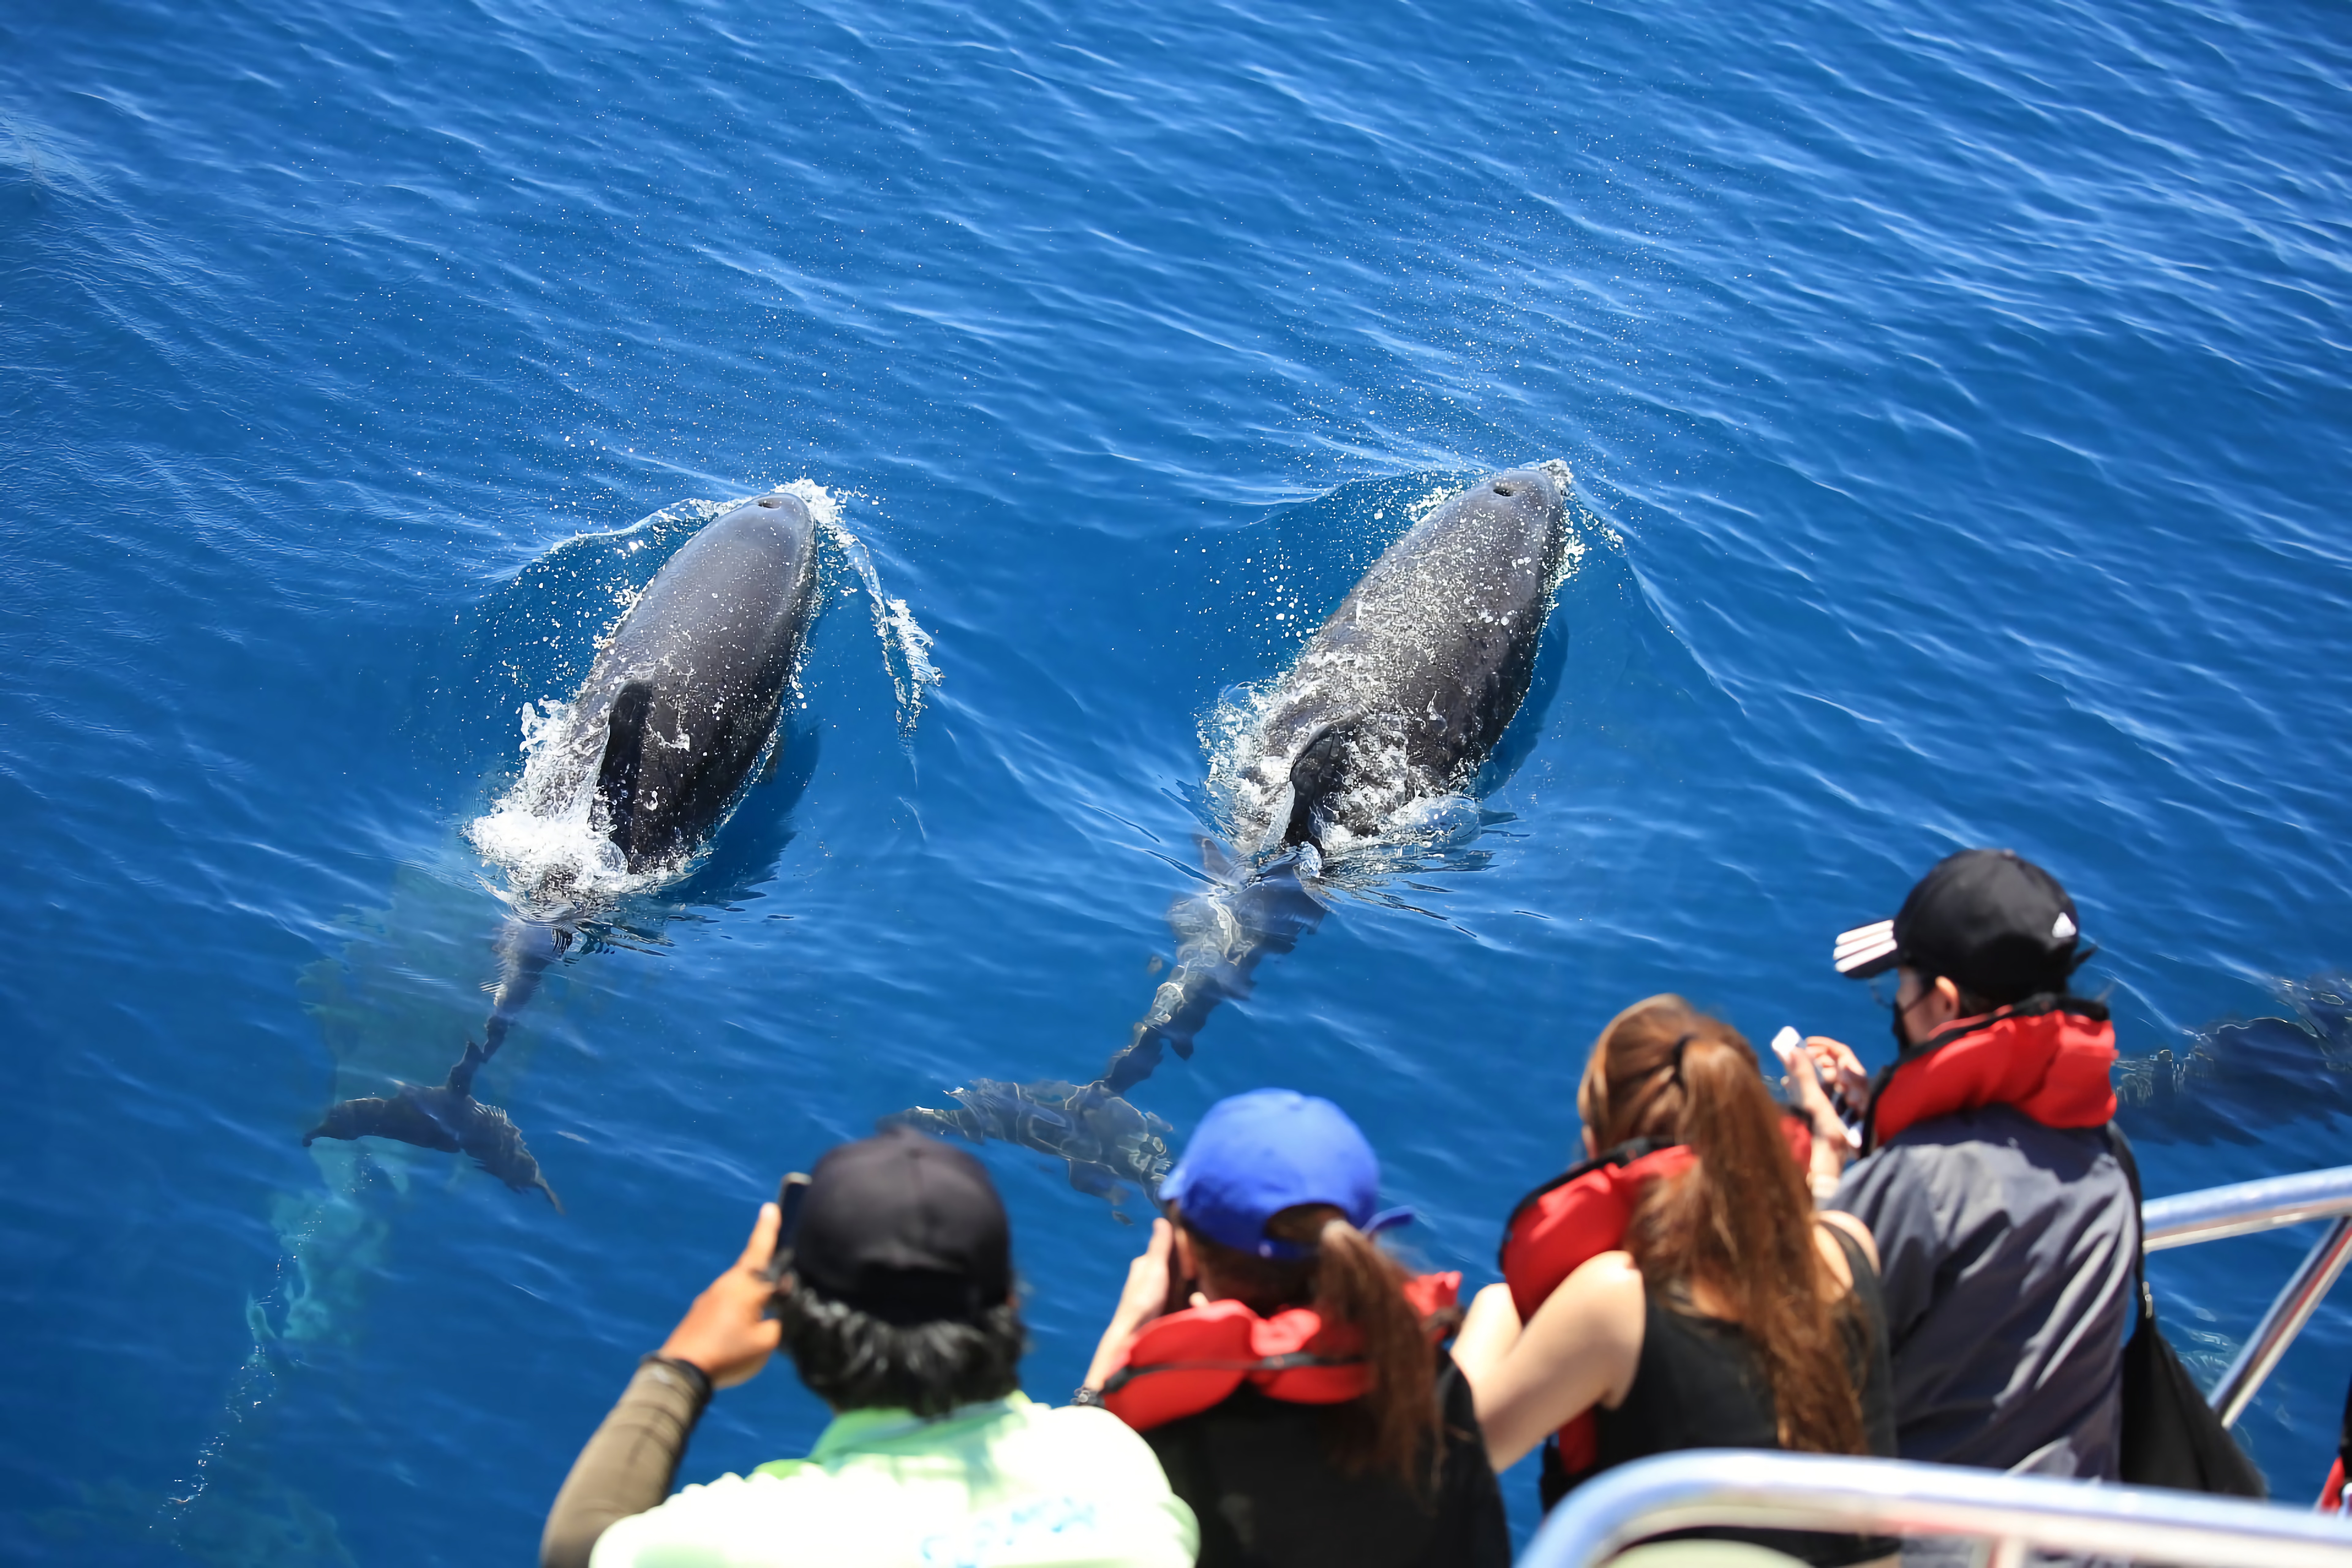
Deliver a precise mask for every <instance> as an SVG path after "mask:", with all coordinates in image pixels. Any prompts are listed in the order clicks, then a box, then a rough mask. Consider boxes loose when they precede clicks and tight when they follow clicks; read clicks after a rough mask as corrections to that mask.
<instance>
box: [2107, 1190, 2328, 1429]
mask: <svg viewBox="0 0 2352 1568" xmlns="http://www.w3.org/2000/svg"><path fill="white" fill-rule="evenodd" d="M2139 1214H2140V1232H2141V1235H2142V1236H2143V1237H2144V1238H2145V1239H2146V1241H2147V1249H2148V1250H2149V1251H2150V1252H2160V1251H2162V1250H2164V1249H2165V1248H2167V1247H2189V1246H2191V1245H2193V1244H2195V1243H2197V1242H2200V1241H2219V1240H2221V1238H2222V1237H2227V1236H2246V1235H2249V1234H2251V1233H2252V1232H2254V1231H2258V1230H2272V1229H2275V1228H2276V1227H2278V1226H2283V1225H2300V1224H2302V1223H2303V1222H2305V1221H2306V1220H2315V1219H2324V1220H2326V1221H2328V1225H2327V1228H2326V1230H2324V1231H2322V1232H2321V1233H2320V1237H2319V1239H2318V1240H2317V1241H2316V1242H2315V1243H2313V1244H2312V1248H2311V1250H2310V1251H2309V1252H2308V1253H2305V1255H2304V1259H2303V1262H2302V1263H2301V1264H2300V1265H2299V1266H2297V1268H2295V1271H2294V1274H2293V1275H2292V1276H2291V1277H2290V1278H2289V1279H2288V1280H2287V1282H2286V1285H2285V1287H2284V1289H2281V1290H2280V1291H2279V1293H2278V1295H2277V1297H2276V1298H2275V1299H2274V1300H2273V1301H2272V1302H2271V1305H2270V1310H2268V1311H2267V1312H2264V1313H2263V1320H2262V1321H2261V1322H2260V1323H2257V1324H2256V1325H2255V1326H2254V1331H2253V1332H2252V1334H2250V1335H2248V1336H2247V1337H2246V1342H2245V1344H2244V1345H2243V1346H2242V1347H2241V1348H2240V1350H2239V1352H2238V1354H2237V1359H2235V1360H2234V1361H2232V1362H2231V1363H2230V1369H2229V1370H2228V1371H2227V1372H2225V1373H2222V1374H2221V1382H2220V1383H2218V1384H2214V1385H2213V1392H2212V1393H2211V1394H2210V1395H2208V1397H2209V1398H2210V1400H2211V1401H2212V1404H2213V1408H2214V1409H2215V1410H2216V1411H2218V1412H2219V1413H2220V1414H2221V1421H2222V1424H2223V1425H2224V1426H2234V1425H2235V1424H2236V1422H2237V1419H2238V1417H2239V1416H2240V1415H2243V1414H2245V1409H2246V1406H2247V1405H2250V1404H2252V1402H2253V1397H2254V1394H2255V1391H2256V1390H2258V1389H2260V1388H2261V1387H2262V1385H2263V1379H2264V1378H2267V1377H2268V1376H2270V1374H2271V1372H2272V1370H2273V1368H2275V1367H2276V1366H2277V1365H2278V1363H2279V1358H2280V1357H2282V1356H2284V1355H2285V1354H2286V1349H2287V1346H2289V1345H2291V1344H2293V1343H2294V1337H2295V1335H2297V1334H2299V1333H2301V1332H2302V1331H2303V1326H2304V1324H2305V1323H2307V1322H2309V1321H2311V1314H2312V1313H2313V1311H2314V1310H2316V1309H2317V1308H2318V1306H2319V1303H2320V1301H2321V1300H2323V1299H2324V1298H2325V1297H2326V1294H2327V1290H2328V1287H2330V1286H2332V1285H2334V1284H2335V1283H2336V1276H2337V1275H2339V1274H2341V1273H2343V1272H2344V1265H2345V1264H2346V1263H2347V1261H2352V1165H2338V1166H2336V1167H2335V1168H2334V1169H2332V1170H2326V1171H2304V1172H2300V1173H2297V1174H2294V1175H2292V1176H2265V1177H2263V1178H2262V1179H2261V1180H2259V1181H2252V1182H2237V1183H2233V1184H2231V1185H2229V1186H2226V1187H2208V1188H2206V1189H2205V1190H2204V1191H2203V1192H2198V1193H2182V1194H2179V1196H2177V1197H2169V1198H2154V1199H2151V1200H2149V1201H2148V1202H2147V1203H2145V1204H2143V1205H2140V1211H2139Z"/></svg>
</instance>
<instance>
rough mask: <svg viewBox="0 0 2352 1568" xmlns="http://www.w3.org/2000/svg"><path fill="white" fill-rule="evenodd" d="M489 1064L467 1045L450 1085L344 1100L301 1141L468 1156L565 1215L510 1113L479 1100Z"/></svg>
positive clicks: (410, 1085) (477, 1049) (410, 1087)
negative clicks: (389, 1144) (478, 1079)
mask: <svg viewBox="0 0 2352 1568" xmlns="http://www.w3.org/2000/svg"><path fill="white" fill-rule="evenodd" d="M488 1059H489V1058H488V1054H487V1053H486V1052H484V1051H483V1049H482V1047H479V1046H477V1045H474V1044H472V1043H470V1042H468V1043H467V1047H466V1054H465V1056H464V1057H463V1058H461V1059H460V1060H459V1061H458V1063H457V1066H456V1067H453V1068H450V1069H449V1079H448V1081H447V1082H446V1083H444V1084H440V1085H438V1086H436V1087H433V1088H427V1087H425V1086H424V1085H421V1084H414V1083H404V1084H402V1085H400V1087H399V1092H398V1093H396V1094H394V1096H393V1097H392V1098H391V1099H389V1100H383V1099H378V1098H376V1097H374V1096H369V1097H368V1098H366V1099H362V1100H339V1101H337V1102H336V1103H335V1104H333V1105H331V1106H330V1107H328V1109H327V1119H326V1120H325V1121H321V1122H320V1124H319V1125H318V1126H316V1127H314V1128H312V1129H311V1130H310V1131H308V1132H306V1133H304V1134H303V1135H302V1143H303V1146H304V1147H305V1148H308V1147H309V1146H310V1143H311V1142H313V1141H314V1140H316V1139H320V1138H343V1139H357V1138H396V1139H398V1140H399V1141H400V1142H403V1143H414V1144H415V1145H417V1146H418V1147H419V1148H423V1149H439V1150H442V1151H445V1152H448V1153H452V1154H466V1155H468V1156H470V1157H471V1158H472V1160H473V1162H474V1163H476V1164H478V1165H479V1166H480V1167H481V1168H482V1169H483V1170H485V1171H488V1173H490V1174H491V1175H493V1176H496V1177H497V1178H498V1179H499V1181H501V1182H504V1183H505V1184H507V1185H508V1186H509V1187H511V1188H513V1189H514V1190H515V1191H516V1192H519V1193H528V1192H530V1191H532V1190H534V1189H536V1190H537V1191H539V1192H542V1193H545V1194H547V1201H548V1202H549V1203H551V1204H553V1205H555V1212H556V1213H558V1214H562V1212H563V1200H562V1199H561V1198H559V1197H557V1196H556V1195H555V1189H554V1188H553V1187H551V1186H549V1185H548V1184H547V1178H546V1177H545V1176H543V1175H541V1173H540V1169H539V1162H538V1161H537V1160H534V1159H533V1158H531V1153H530V1150H529V1149H527V1148H525V1147H524V1146H523V1141H522V1133H521V1132H520V1131H518V1130H517V1129H516V1127H515V1124H514V1123H513V1122H511V1121H508V1120H507V1113H506V1112H505V1111H503V1110H499V1108H498V1107H497V1106H495V1105H484V1104H483V1103H482V1102H481V1101H480V1100H476V1099H475V1098H474V1074H475V1073H476V1072H477V1071H478V1070H479V1069H480V1068H481V1065H482V1063H483V1062H485V1061H487V1060H488Z"/></svg>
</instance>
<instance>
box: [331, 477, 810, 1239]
mask: <svg viewBox="0 0 2352 1568" xmlns="http://www.w3.org/2000/svg"><path fill="white" fill-rule="evenodd" d="M815 600H816V523H815V520H814V518H812V517H811V516H810V515H809V510H808V507H807V505H806V503H804V502H803V501H802V500H801V499H800V498H799V497H798V496H794V495H791V494H787V493H785V492H782V491H778V492H776V493H774V494H772V495H764V496H761V497H760V498H759V499H758V500H753V501H750V502H747V503H746V504H744V505H742V506H740V507H737V508H736V509H735V510H733V511H730V512H729V513H727V514H726V515H725V516H723V517H720V518H719V519H718V520H717V521H713V522H711V523H709V524H708V525H706V526H705V527H704V528H703V529H702V530H701V531H699V532H698V533H697V534H696V535H695V536H694V537H693V538H692V539H689V540H688V541H687V542H686V543H685V544H684V545H683V546H681V547H680V548H679V549H678V551H677V553H676V554H674V555H672V556H671V557H670V558H669V560H668V562H667V563H665V564H664V565H663V567H662V569H661V570H660V571H659V572H657V573H656V574H654V580H653V581H652V582H651V583H648V584H646V588H645V591H644V592H643V593H642V594H640V595H638V596H637V601H636V603H635V605H631V606H630V608H629V611H628V613H627V614H626V615H625V616H622V618H621V623H620V625H619V626H615V627H614V629H613V633H612V635H611V637H609V638H608V639H607V640H606V641H605V643H604V647H603V648H602V649H601V650H600V651H599V652H598V654H597V656H596V660H595V662H594V664H593V665H592V666H591V667H590V668H589V671H588V679H586V680H585V681H584V682H583V683H582V685H581V688H580V692H579V695H578V696H577V697H576V698H575V699H574V700H573V701H572V713H573V716H574V722H573V725H572V739H571V740H570V741H569V742H567V744H568V745H569V746H570V747H571V748H572V751H573V754H574V755H575V756H576V758H577V762H578V765H579V766H580V767H581V768H582V769H583V775H581V776H584V774H585V771H586V770H593V776H594V778H595V781H596V796H597V801H596V807H595V810H596V822H597V826H599V827H601V828H602V829H604V832H605V833H606V834H607V836H608V837H611V839H612V841H613V843H614V846H615V847H618V848H619V849H620V851H621V853H622V855H623V856H624V857H625V858H626V861H627V864H628V868H629V869H630V870H631V871H634V872H643V871H647V870H654V869H658V868H663V867H665V866H668V865H671V864H674V863H676V862H678V861H682V860H683V859H684V858H685V857H686V856H687V855H688V853H689V852H691V851H692V850H693V849H694V848H695V847H698V845H700V844H701V843H702V842H703V841H704V840H705V839H707V838H708V837H709V836H710V834H711V833H712V831H713V830H714V829H716V828H717V827H718V826H719V821H720V819H721V818H723V817H724V816H726V814H727V811H728V808H729V807H730V805H733V803H734V801H735V799H736V797H737V795H740V793H741V792H742V788H743V784H744V781H745V779H746V778H747V777H748V775H749V774H750V773H751V769H752V767H753V765H754V764H755V763H757V762H758V761H759V759H760V755H761V752H763V751H765V750H766V748H767V746H768V742H769V740H770V738H771V737H772V736H773V735H774V733H775V729H776V721H777V718H778V717H779V715H780V714H781V712H782V706H783V694H784V689H785V688H786V687H787V686H788V685H789V684H790V683H791V680H792V676H793V666H794V665H795V663H797V662H798V660H799V658H800V652H801V647H802V644H803V641H804V640H805V637H806V635H807V629H808V623H809V617H810V614H811V612H812V610H813V609H814V605H815ZM520 903H521V905H522V907H523V909H524V910H525V911H526V912H524V913H520V914H518V915H517V916H516V917H515V918H513V919H511V920H509V921H507V923H506V926H505V928H504V929H503V930H502V931H500V933H499V943H498V952H499V979H498V982H497V989H496V994H494V995H493V997H492V999H491V1006H490V1016H489V1020H488V1026H487V1030H486V1033H485V1035H484V1039H485V1041H486V1044H485V1045H481V1046H477V1045H473V1044H471V1043H468V1044H467V1047H466V1054H465V1056H464V1057H463V1058H461V1059H460V1060H459V1061H458V1063H457V1066H455V1067H454V1068H450V1070H449V1078H448V1081H447V1082H446V1083H445V1084H442V1085H440V1086H439V1087H437V1088H425V1087H421V1086H418V1085H415V1084H403V1085H401V1086H400V1089H399V1092H398V1093H396V1094H395V1095H394V1096H393V1097H392V1098H390V1099H378V1098H367V1099H360V1100H343V1101H341V1103H339V1104H337V1105H335V1106H333V1107H331V1108H330V1109H329V1110H328V1112H327V1117H326V1120H325V1121H323V1122H321V1123H320V1125H319V1126H318V1127H316V1128H314V1129H312V1130H311V1131H310V1133H309V1134H308V1135H307V1136H306V1137H304V1138H303V1140H302V1142H304V1143H305V1144H308V1143H310V1142H311V1141H312V1140H314V1139H318V1138H344V1139H355V1138H363V1137H378V1138H394V1139H398V1140H400V1141H401V1142H405V1143H414V1144H416V1145H418V1146H419V1147H421V1148H426V1149H440V1150H446V1151H449V1152H463V1153H466V1154H468V1155H470V1156H472V1158H473V1159H474V1160H475V1161H476V1163H478V1164H480V1165H481V1167H482V1168H483V1169H484V1170H486V1171H488V1172H489V1173H491V1174H492V1175H494V1176H496V1177H498V1178H499V1180H500V1181H502V1182H504V1183H505V1184H507V1185H508V1186H509V1187H512V1188H514V1189H515V1190H516V1191H517V1192H527V1191H530V1190H533V1189H536V1190H538V1191H541V1192H543V1193H545V1194H547V1196H548V1201H549V1202H551V1203H553V1204H555V1206H556V1210H557V1212H559V1213H561V1212H562V1207H563V1205H562V1203H560V1202H558V1201H557V1200H556V1196H555V1189H554V1188H552V1187H551V1186H550V1185H548V1183H547V1179H546V1178H545V1177H544V1176H543V1175H541V1173H540V1169H539V1162H538V1161H537V1160H535V1159H533V1158H532V1157H531V1154H530V1150H529V1149H528V1148H526V1147H525V1146H524V1144H523V1140H522V1134H521V1133H520V1131H517V1130H516V1128H515V1125H514V1123H513V1122H511V1121H509V1120H508V1119H507V1114H506V1112H505V1111H503V1110H499V1108H498V1107H496V1106H491V1105H484V1104H483V1103H482V1102H481V1101H479V1100H476V1099H475V1098H474V1097H473V1081H474V1074H475V1073H476V1072H477V1071H478V1069H479V1068H480V1067H481V1065H482V1064H483V1063H484V1062H486V1061H488V1059H489V1058H491V1057H493V1056H495V1055H497V1054H498V1051H499V1047H501V1046H503V1045H504V1044H505V1043H506V1038H507V1035H508V1033H509V1030H510V1029H511V1028H512V1027H513V1026H514V1021H515V1018H516V1016H518V1015H519V1014H520V1012H521V1010H522V1008H523V1006H524V1005H525V1004H526V1003H528V1002H529V1001H530V998H531V996H532V995H533V994H535V993H536V992H537V991H538V989H539V985H540V982H541V978H542V976H543V975H544V974H545V973H546V971H547V966H548V965H549V964H550V963H553V962H554V961H555V960H557V959H559V958H561V957H562V956H563V954H564V952H566V951H567V950H568V949H569V948H570V947H571V945H572V936H573V926H574V922H575V921H576V920H577V918H578V917H577V912H576V910H574V909H573V907H572V904H571V903H570V901H569V889H567V888H559V887H542V888H536V889H528V890H527V892H526V896H525V897H524V898H523V899H522V900H520Z"/></svg>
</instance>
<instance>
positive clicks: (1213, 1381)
mask: <svg viewBox="0 0 2352 1568" xmlns="http://www.w3.org/2000/svg"><path fill="white" fill-rule="evenodd" d="M1461 1293H1462V1276H1461V1275H1460V1274H1458V1273H1456V1274H1423V1275H1421V1276H1419V1277H1417V1278H1415V1279H1411V1280H1408V1281H1407V1282H1406V1284H1405V1299H1406V1300H1409V1301H1411V1302H1412V1306H1413V1309H1414V1310H1416V1311H1418V1312H1419V1313H1420V1314H1421V1315H1422V1318H1423V1320H1424V1321H1427V1320H1430V1319H1433V1318H1435V1317H1437V1316H1438V1314H1440V1313H1441V1312H1443V1311H1444V1310H1445V1309H1447V1308H1449V1307H1451V1306H1453V1305H1454V1302H1455V1300H1456V1299H1457V1298H1458V1297H1459V1296H1460V1295H1461ZM1244 1383H1248V1384H1252V1385H1253V1386H1255V1388H1256V1389H1257V1390H1258V1391H1259V1392H1260V1393H1261V1394H1265V1395H1266V1396H1267V1397H1268V1398H1272V1399H1280V1400H1284V1401H1286V1402H1288V1403H1291V1404H1295V1405H1340V1404H1344V1403H1346V1402H1347V1401H1349V1400H1350V1399H1357V1398H1360V1397H1362V1396H1363V1394H1366V1393H1367V1392H1368V1391H1369V1390H1370V1387H1371V1373H1370V1369H1369V1368H1368V1367H1367V1366H1366V1365H1365V1364H1364V1356H1363V1334H1362V1332H1361V1331H1360V1330H1358V1329H1357V1328H1356V1327H1355V1326H1354V1325H1352V1324H1349V1323H1335V1324H1333V1325H1332V1326H1331V1327H1329V1328H1328V1329H1327V1328H1325V1327H1324V1325H1323V1319H1322V1317H1321V1315H1320V1314H1318V1312H1317V1311H1316V1310H1315V1309H1313V1308H1312V1307H1292V1308H1289V1309H1287V1310H1284V1311H1280V1312H1276V1314H1274V1316H1272V1317H1270V1318H1262V1317H1260V1316H1258V1314H1257V1313H1256V1311H1255V1310H1253V1309H1251V1308H1250V1307H1249V1306H1247V1305H1246V1304H1245V1303H1243V1302H1240V1301H1231V1300H1228V1301H1212V1302H1210V1303H1209V1304H1208V1305H1207V1306H1205V1307H1188V1308H1186V1309H1185V1310H1183V1311H1181V1312H1170V1313H1169V1314H1167V1315H1166V1316H1165V1317H1160V1318H1154V1319H1153V1320H1152V1321H1150V1322H1149V1323H1146V1324H1145V1325H1144V1326H1143V1327H1142V1328H1141V1329H1139V1330H1138V1331H1136V1335H1135V1338H1134V1340H1133V1341H1132V1342H1129V1345H1128V1347H1127V1354H1126V1356H1125V1357H1124V1358H1123V1359H1122V1360H1121V1361H1120V1363H1119V1364H1118V1368H1117V1370H1115V1371H1113V1372H1112V1373H1111V1374H1110V1375H1109V1376H1108V1377H1107V1378H1105V1379H1104V1380H1103V1389H1102V1402H1103V1405H1105V1407H1106V1408H1108V1410H1109V1411H1110V1413H1111V1414H1112V1415H1116V1416H1118V1418H1119V1419H1120V1420H1122V1421H1124V1422H1126V1423H1127V1424H1128V1425H1129V1426H1132V1427H1134V1428H1135V1429H1136V1430H1137V1431H1139V1432H1149V1431H1150V1430H1151V1429H1152V1428H1153V1427H1155V1426H1165V1425H1167V1424H1168V1423H1169V1422H1171V1421H1181V1420H1182V1419H1183V1418H1184V1417H1185V1416H1187V1415H1199V1414H1200V1413H1201V1412H1202V1411H1203V1410H1206V1409H1208V1408H1209V1407H1210V1406H1212V1405H1219V1404H1222V1403H1223V1401H1224V1400H1225V1399H1227V1398H1228V1397H1230V1396H1231V1395H1232V1394H1233V1393H1234V1391H1235V1390H1236V1389H1238V1388H1240V1387H1241V1385H1242V1384H1244Z"/></svg>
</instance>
